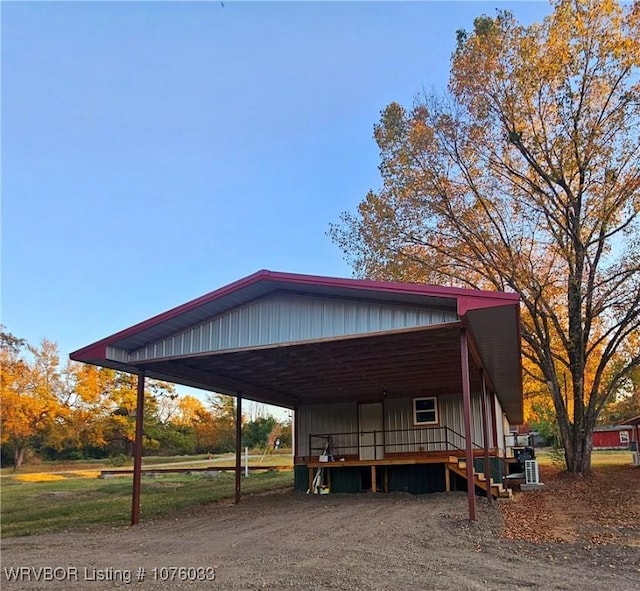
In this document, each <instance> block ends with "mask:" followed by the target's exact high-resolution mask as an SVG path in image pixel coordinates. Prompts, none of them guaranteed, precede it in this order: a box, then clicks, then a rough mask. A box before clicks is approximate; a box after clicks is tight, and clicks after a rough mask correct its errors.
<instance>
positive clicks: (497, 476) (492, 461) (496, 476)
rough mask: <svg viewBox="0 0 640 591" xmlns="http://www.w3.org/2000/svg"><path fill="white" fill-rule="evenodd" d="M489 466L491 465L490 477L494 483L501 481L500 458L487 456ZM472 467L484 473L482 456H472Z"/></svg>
mask: <svg viewBox="0 0 640 591" xmlns="http://www.w3.org/2000/svg"><path fill="white" fill-rule="evenodd" d="M489 466H491V478H493V481H494V482H496V483H500V482H502V477H503V473H502V470H503V468H502V461H501V460H500V458H496V457H492V458H489ZM473 467H474V469H475V471H476V472H483V473H486V470H485V469H484V458H474V460H473Z"/></svg>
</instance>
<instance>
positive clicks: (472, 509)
mask: <svg viewBox="0 0 640 591" xmlns="http://www.w3.org/2000/svg"><path fill="white" fill-rule="evenodd" d="M460 369H461V371H462V407H463V415H464V437H465V450H466V458H467V492H468V494H467V497H468V500H469V521H475V520H476V494H475V493H476V491H475V480H474V474H473V472H474V470H473V447H472V445H473V442H472V439H471V385H470V382H469V345H468V343H467V332H466V330H465V329H462V331H460Z"/></svg>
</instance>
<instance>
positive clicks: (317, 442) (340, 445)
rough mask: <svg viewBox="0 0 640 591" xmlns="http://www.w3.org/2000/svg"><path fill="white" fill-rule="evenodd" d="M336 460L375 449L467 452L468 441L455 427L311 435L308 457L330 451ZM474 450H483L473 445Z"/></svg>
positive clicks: (393, 451)
mask: <svg viewBox="0 0 640 591" xmlns="http://www.w3.org/2000/svg"><path fill="white" fill-rule="evenodd" d="M327 444H328V453H329V454H331V455H333V456H334V457H340V456H349V455H357V454H359V453H360V450H362V449H363V448H364V449H371V448H372V449H373V452H374V454H373V455H374V458H375V457H376V456H377V453H376V452H377V450H381V451H383V452H384V453H419V452H431V451H453V452H455V451H464V450H465V449H466V439H465V437H464V435H462V434H461V433H458V432H457V431H456V430H455V429H452V428H451V427H420V428H414V429H385V430H373V431H348V432H343V433H310V434H309V447H308V451H309V453H308V455H309V456H310V457H313V456H319V455H321V454H322V453H323V452H325V450H326V449H327ZM472 448H473V449H483V448H482V446H481V445H479V444H477V443H476V442H472Z"/></svg>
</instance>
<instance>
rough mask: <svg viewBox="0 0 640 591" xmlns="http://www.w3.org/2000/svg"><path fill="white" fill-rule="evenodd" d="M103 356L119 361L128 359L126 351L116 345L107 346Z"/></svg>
mask: <svg viewBox="0 0 640 591" xmlns="http://www.w3.org/2000/svg"><path fill="white" fill-rule="evenodd" d="M105 357H106V358H107V359H112V360H114V361H121V362H122V363H127V361H128V359H129V355H128V353H127V352H126V351H123V350H122V349H117V348H116V347H107V351H106V354H105Z"/></svg>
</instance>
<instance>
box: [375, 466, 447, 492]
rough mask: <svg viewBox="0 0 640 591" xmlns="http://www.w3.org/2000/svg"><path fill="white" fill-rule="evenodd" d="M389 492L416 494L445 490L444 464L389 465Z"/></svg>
mask: <svg viewBox="0 0 640 591" xmlns="http://www.w3.org/2000/svg"><path fill="white" fill-rule="evenodd" d="M387 469H388V470H389V492H394V491H402V492H408V493H411V494H414V495H419V494H425V493H435V492H444V490H445V479H444V464H412V465H409V466H389V467H388V468H387Z"/></svg>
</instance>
